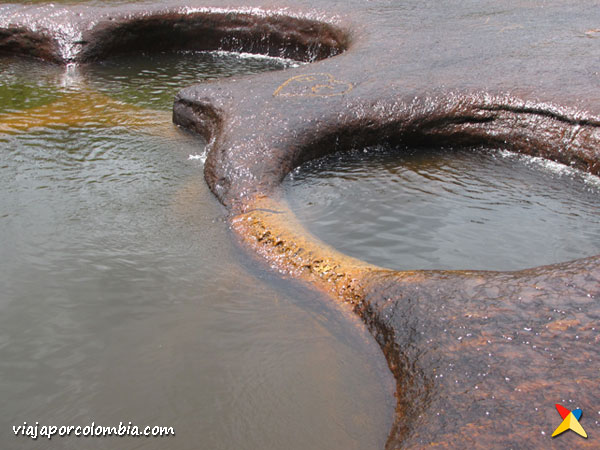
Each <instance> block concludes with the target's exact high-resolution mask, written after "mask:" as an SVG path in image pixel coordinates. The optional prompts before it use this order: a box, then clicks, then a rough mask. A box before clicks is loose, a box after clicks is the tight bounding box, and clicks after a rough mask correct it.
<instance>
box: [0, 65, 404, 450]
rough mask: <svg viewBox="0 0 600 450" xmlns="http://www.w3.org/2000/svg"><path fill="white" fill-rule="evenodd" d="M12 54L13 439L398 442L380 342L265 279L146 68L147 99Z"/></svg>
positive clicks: (6, 118)
mask: <svg viewBox="0 0 600 450" xmlns="http://www.w3.org/2000/svg"><path fill="white" fill-rule="evenodd" d="M3 62H6V63H7V65H5V66H2V67H3V71H2V77H3V78H2V81H3V82H4V83H7V84H8V87H7V88H6V89H5V90H4V91H2V93H0V95H2V96H3V97H2V99H3V101H5V103H4V105H5V109H4V110H3V111H2V113H0V189H1V190H2V196H0V254H1V255H2V258H0V286H2V289H1V293H0V398H2V401H3V407H2V408H1V410H0V442H3V444H4V446H6V447H7V448H40V444H42V446H43V447H44V448H61V449H63V448H66V449H79V448H82V446H83V447H85V448H103V449H104V448H112V449H122V448H137V446H140V445H141V446H142V447H143V448H150V449H163V448H172V449H192V448H194V449H195V448H211V449H231V448H248V449H261V450H262V449H280V448H288V449H289V448H292V449H293V448H297V449H305V448H332V449H335V448H340V449H342V448H343V449H347V448H356V449H363V448H382V447H383V445H384V442H385V436H386V434H387V432H388V430H389V426H390V419H391V417H392V411H393V408H394V405H393V401H392V399H393V397H392V396H391V395H390V392H391V389H392V386H393V385H392V383H391V380H390V378H389V377H390V376H389V374H388V372H387V370H386V366H385V361H384V360H383V357H382V356H381V355H380V353H379V350H378V349H377V348H376V346H375V344H374V343H373V342H371V340H370V339H368V337H367V336H366V334H361V333H362V332H361V331H360V330H361V328H359V327H356V326H353V324H352V323H349V321H350V322H352V320H351V319H345V318H340V315H339V311H331V310H329V309H327V308H325V307H324V306H323V302H322V299H320V298H318V297H317V295H316V294H315V293H314V292H310V291H304V290H300V289H296V288H293V287H290V286H289V285H288V284H287V283H285V284H284V285H282V286H280V285H278V284H277V283H276V282H274V281H273V280H270V279H269V280H265V279H264V278H265V275H264V274H262V273H254V272H251V271H249V269H248V267H249V266H250V264H248V263H247V262H246V261H245V259H244V256H243V254H242V253H241V252H240V251H239V249H237V248H236V247H235V246H233V245H232V244H231V236H230V235H229V232H228V230H227V226H226V222H225V218H224V214H225V211H224V209H223V208H222V207H221V206H220V205H219V203H218V202H217V201H216V199H215V198H214V197H213V196H212V194H211V193H210V191H209V190H208V188H207V187H206V184H205V182H204V180H203V176H202V170H203V165H202V157H201V155H202V154H203V144H202V142H201V141H200V140H198V139H197V138H195V137H193V136H191V135H189V134H187V133H184V132H181V131H179V130H178V129H177V128H176V127H175V126H174V125H172V124H171V123H170V114H169V112H168V109H169V108H170V105H169V106H167V105H166V104H165V103H162V102H166V98H167V94H166V93H165V94H164V95H165V96H164V97H162V96H161V95H162V94H161V95H158V97H155V94H154V93H153V92H152V90H153V89H154V88H152V89H150V91H144V90H143V89H142V88H141V87H140V86H141V85H140V84H138V83H141V82H139V81H138V78H137V75H136V73H137V72H130V71H129V68H128V67H123V68H122V70H121V71H120V73H121V75H120V77H121V78H119V82H118V86H126V85H127V77H130V79H131V83H132V85H134V86H137V88H139V89H137V88H136V89H132V91H136V92H137V93H136V94H135V95H133V97H131V96H130V95H129V94H128V95H124V96H121V94H120V93H118V92H117V91H118V89H117V91H113V90H112V88H111V89H107V94H108V95H103V94H101V93H98V91H97V90H96V87H102V86H106V84H105V80H103V79H102V78H98V79H96V78H94V75H93V74H92V73H90V72H85V71H83V70H81V69H80V68H77V67H71V68H66V69H63V68H60V69H59V68H56V67H55V66H51V65H46V64H43V63H36V62H32V61H21V62H19V61H17V60H14V59H4V60H3ZM266 69H270V67H269V66H268V64H267V67H266ZM156 70H157V71H158V72H160V70H161V69H160V67H159V68H157V69H156ZM220 70H221V74H222V75H231V73H230V72H228V71H227V65H226V64H224V65H222V66H221V68H220ZM238 70H239V68H238V69H235V70H234V71H235V73H238V72H237V71H238ZM257 70H258V69H257ZM111 71H112V72H111V73H113V74H114V73H117V72H119V70H118V67H116V66H113V67H112V68H111ZM28 72H29V73H30V74H31V76H30V77H27V76H26V74H27V73H28ZM211 76H218V73H217V72H212V75H211ZM188 81H189V80H188V79H187V78H186V79H180V80H179V82H181V83H184V82H185V83H187V82H188ZM196 81H198V80H197V79H196ZM149 83H150V82H149ZM109 84H110V83H109ZM176 87H177V86H176V84H172V85H170V86H169V90H171V89H176ZM141 93H144V94H143V95H142V94H141ZM113 94H114V97H112V96H113ZM138 95H139V96H138ZM25 97H27V98H28V99H31V100H30V101H29V102H28V101H26V100H27V98H25ZM125 100H131V101H132V102H135V103H137V104H138V105H144V106H148V107H152V108H154V107H156V108H165V109H164V111H156V110H148V109H146V108H145V107H140V106H136V105H131V104H128V103H126V102H125ZM132 117H133V118H135V120H133V119H132ZM163 122H164V123H163ZM158 124H160V126H158ZM282 284H283V283H282ZM354 325H356V324H354ZM24 421H27V422H29V423H35V422H36V421H38V422H39V423H40V424H49V425H75V426H77V425H82V426H85V425H88V424H90V423H91V422H92V421H94V422H95V423H96V424H101V425H107V426H112V425H118V423H119V422H120V421H122V422H125V423H127V422H129V421H131V422H133V423H134V424H137V425H141V426H146V425H160V426H172V427H174V429H175V431H176V437H174V438H163V439H147V440H144V441H143V442H141V441H139V440H135V439H134V438H131V439H134V440H133V441H132V440H128V439H127V438H114V439H109V438H103V439H95V440H92V439H90V440H86V441H85V442H83V441H81V440H80V439H77V438H63V439H53V440H52V441H51V442H43V443H41V442H40V441H33V440H31V439H30V438H26V437H20V438H15V437H14V435H13V434H12V426H13V425H20V424H22V423H23V422H24Z"/></svg>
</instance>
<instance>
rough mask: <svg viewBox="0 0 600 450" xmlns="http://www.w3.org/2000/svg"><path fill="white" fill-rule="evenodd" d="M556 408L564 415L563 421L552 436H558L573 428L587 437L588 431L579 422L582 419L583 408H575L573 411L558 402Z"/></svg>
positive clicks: (580, 434)
mask: <svg viewBox="0 0 600 450" xmlns="http://www.w3.org/2000/svg"><path fill="white" fill-rule="evenodd" d="M556 410H557V411H558V413H559V414H560V417H562V419H563V421H562V423H561V424H560V425H559V426H558V427H557V428H556V430H554V433H552V437H555V436H558V435H559V434H562V433H564V432H565V431H567V430H573V431H574V432H575V433H577V434H578V435H579V436H581V437H584V438H586V439H587V433H586V432H585V430H584V429H583V427H582V426H581V424H580V423H579V419H581V414H582V411H581V409H574V410H573V411H569V410H568V409H567V408H565V407H564V406H561V405H559V404H558V403H557V404H556Z"/></svg>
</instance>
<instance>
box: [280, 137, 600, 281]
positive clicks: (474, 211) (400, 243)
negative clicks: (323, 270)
mask: <svg viewBox="0 0 600 450" xmlns="http://www.w3.org/2000/svg"><path fill="white" fill-rule="evenodd" d="M599 181H600V180H599V179H598V177H594V176H591V175H589V174H585V173H581V172H579V171H577V170H574V169H573V168H570V167H567V166H564V165H560V164H557V163H551V162H548V161H546V160H543V159H540V158H531V157H526V156H520V155H516V154H513V153H509V152H501V151H493V150H489V149H471V150H466V149H462V150H456V149H441V150H440V149H437V150H434V149H428V150H423V149H419V150H411V149H398V148H397V149H389V148H379V147H378V148H369V149H365V150H360V151H354V152H351V153H349V154H335V155H331V156H328V157H325V158H322V159H319V160H315V161H312V162H309V163H307V164H305V165H303V166H301V167H300V168H298V169H297V170H295V171H294V172H293V173H292V174H291V175H290V176H288V178H287V179H286V181H285V183H284V185H285V187H286V193H287V197H288V199H289V201H290V203H291V206H292V207H293V209H294V210H295V211H296V213H297V215H298V216H299V218H300V219H301V220H302V222H304V223H305V224H306V226H307V227H308V228H309V230H310V231H312V232H313V233H314V234H315V235H316V236H317V237H319V238H321V239H322V240H324V241H325V242H326V243H328V244H331V245H333V246H335V247H336V248H337V249H339V250H341V251H343V252H344V253H347V254H349V255H352V256H355V257H358V258H361V259H363V260H366V261H368V262H371V263H374V264H377V265H380V266H384V267H389V268H395V269H402V270H409V269H490V270H515V269H523V268H527V267H533V266H538V265H542V264H550V263H556V262H561V261H566V260H571V259H576V258H581V257H585V256H592V255H595V254H598V253H600V183H599Z"/></svg>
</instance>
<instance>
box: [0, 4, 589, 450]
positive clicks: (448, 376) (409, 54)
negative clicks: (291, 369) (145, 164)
mask: <svg viewBox="0 0 600 450" xmlns="http://www.w3.org/2000/svg"><path fill="white" fill-rule="evenodd" d="M183 6H184V5H178V6H173V7H172V8H182V7H183ZM205 6H206V7H208V6H211V5H209V4H201V5H196V4H194V7H197V8H203V7H205ZM227 6H228V7H230V8H231V11H230V12H227V11H226V8H225V9H221V10H219V11H215V10H213V11H209V10H202V12H198V11H196V12H194V13H193V14H191V15H189V16H186V14H188V13H190V11H192V10H189V9H186V10H182V9H178V10H177V12H174V11H175V10H168V11H167V10H164V8H163V9H161V8H162V7H153V6H148V5H135V6H109V7H106V8H101V7H89V8H88V7H83V6H78V7H71V8H70V9H69V11H75V13H76V15H77V17H78V19H77V20H76V21H74V22H73V23H75V24H76V27H78V30H81V34H78V32H74V33H72V36H79V37H80V38H77V39H71V40H69V39H66V38H64V33H63V35H62V38H60V36H61V35H60V34H57V33H56V32H54V31H53V30H57V29H60V26H57V27H55V28H53V27H52V26H50V25H46V28H45V29H43V30H41V31H40V29H39V27H34V26H30V25H31V24H32V23H41V22H44V23H46V24H51V23H52V21H49V22H48V21H47V17H44V16H43V15H42V12H41V11H44V9H43V8H42V9H36V8H22V7H4V9H1V8H0V15H1V16H2V17H3V19H2V20H1V21H0V23H1V24H2V27H3V28H2V30H0V38H1V39H2V40H1V41H0V44H1V45H0V48H1V49H2V50H3V51H11V52H21V53H29V54H33V55H34V56H38V57H43V58H46V59H48V60H54V61H67V60H73V61H77V60H81V61H85V60H86V59H88V58H96V57H102V56H104V55H105V54H106V53H107V52H109V53H110V52H116V51H121V49H119V48H116V47H118V43H119V42H121V40H122V39H125V42H128V43H129V45H130V49H131V50H132V51H139V50H140V49H141V48H142V47H143V45H142V44H143V39H141V36H145V35H149V36H156V39H154V38H153V40H154V41H156V40H159V41H160V39H162V38H161V36H167V35H169V36H171V35H173V36H176V38H174V39H173V41H172V42H173V44H172V45H178V43H179V45H180V44H181V42H184V41H186V42H188V41H189V39H191V38H192V35H193V33H196V31H194V32H192V31H190V30H192V28H194V27H196V28H195V29H196V30H197V32H198V34H197V36H198V37H199V36H201V35H205V34H206V35H207V41H206V42H209V43H210V45H209V44H206V45H208V46H209V47H211V48H215V47H217V48H220V47H223V48H227V49H236V48H237V49H239V50H245V51H257V52H267V53H270V54H283V55H287V56H294V57H296V58H298V59H302V60H308V61H312V60H317V59H322V58H324V57H325V56H333V55H337V56H335V57H333V58H328V59H322V60H321V61H318V62H315V63H313V64H310V65H305V66H302V67H300V68H297V69H294V70H289V71H285V72H278V73H267V74H261V75H256V76H250V77H243V78H241V79H239V80H228V81H226V82H216V83H210V84H206V85H202V86H200V85H198V86H193V87H190V88H187V89H184V90H183V91H182V92H180V93H179V94H178V96H177V98H176V99H175V104H174V116H173V117H174V121H175V122H176V123H177V124H179V125H181V126H182V127H185V128H188V129H190V130H192V131H195V132H198V133H200V134H202V135H203V136H204V137H205V138H207V140H208V141H209V146H210V152H209V154H208V159H207V162H206V165H205V178H206V180H207V182H208V184H209V186H210V188H211V190H212V191H213V192H214V193H215V194H216V195H217V197H218V198H219V199H220V200H221V202H222V203H223V204H225V205H226V206H227V207H228V208H229V211H230V222H231V226H232V229H233V230H234V232H235V235H236V237H237V238H238V239H239V240H240V242H241V243H242V245H244V246H246V247H248V248H249V249H251V250H252V251H253V252H254V253H256V254H257V255H258V256H259V258H260V259H261V260H262V261H264V262H265V263H267V264H268V265H270V266H271V267H273V268H274V269H276V270H278V271H279V272H281V273H282V274H283V275H284V276H289V277H292V278H296V279H300V280H304V281H306V282H308V283H310V284H312V285H313V286H314V287H315V288H317V289H320V290H322V291H325V292H328V293H329V294H330V295H331V297H332V298H334V299H336V300H339V301H340V302H343V303H346V304H348V305H349V307H350V308H352V309H353V310H354V311H355V312H356V313H358V314H359V315H360V316H361V317H362V318H363V319H364V321H365V323H366V324H367V326H368V327H369V329H370V330H371V332H372V333H373V335H374V336H375V338H376V339H377V341H378V342H379V344H380V345H381V347H382V349H383V351H384V353H385V355H386V357H387V360H388V363H389V366H390V369H391V370H392V372H393V373H394V375H395V376H396V379H397V397H398V407H397V417H396V421H395V425H394V427H393V429H392V430H391V432H390V436H389V439H388V445H387V447H388V448H399V447H413V448H422V447H424V446H426V445H433V444H435V445H437V446H441V447H451V448H457V447H460V448H463V447H480V448H490V447H497V448H567V447H571V446H574V445H578V446H581V447H587V448H596V447H597V445H598V441H597V436H596V435H597V434H598V432H600V425H599V422H598V411H599V410H600V394H599V393H598V387H599V384H598V376H599V372H598V367H599V364H600V350H599V349H600V346H599V343H600V342H599V340H600V333H599V330H600V305H599V303H598V297H599V295H600V258H599V257H592V258H587V259H582V260H577V261H572V262H565V263H562V264H556V265H552V266H544V267H539V268H532V269H529V270H524V271H519V272H481V271H415V272H395V271H391V270H386V269H382V268H378V267H375V266H371V265H368V264H366V263H364V262H361V261H358V260H355V259H353V258H349V257H347V256H345V255H342V254H340V253H338V252H336V251H335V250H333V249H331V248H329V247H327V246H326V245H324V244H322V243H320V242H319V241H318V240H317V239H315V238H314V237H312V236H310V235H309V234H308V233H307V232H306V231H305V230H304V229H303V228H302V227H301V226H300V225H299V224H298V222H297V220H295V218H294V216H293V213H291V211H289V209H288V208H287V205H286V204H285V201H284V200H283V199H282V197H281V192H280V188H279V184H280V182H281V181H282V179H283V178H284V177H285V175H286V174H287V173H289V172H290V171H291V170H292V169H293V168H294V167H296V166H298V165H300V164H302V163H303V162H305V161H307V160H310V159H312V158H316V157H319V156H322V155H324V154H327V153H330V152H334V151H340V150H346V149H351V148H355V147H359V146H363V145H372V144H375V143H381V142H388V143H392V144H394V143H403V144H404V143H412V144H416V145H418V144H420V143H422V144H424V145H425V144H426V145H436V144H444V143H447V142H451V143H452V144H453V145H454V146H456V145H479V144H485V145H487V146H494V147H499V148H505V149H509V150H513V151H516V152H521V153H526V154H530V155H535V156H542V157H545V158H548V159H552V160H555V161H559V162H561V163H565V164H569V165H573V166H575V167H577V168H580V169H582V170H586V171H588V172H590V173H593V174H599V173H600V150H599V149H600V145H599V144H600V128H599V126H600V94H599V92H600V91H599V90H598V89H597V88H598V85H599V84H600V77H599V76H598V71H599V70H600V67H598V64H597V61H598V60H599V58H598V57H599V56H600V41H598V39H597V34H595V33H594V32H591V33H590V31H592V30H594V29H596V28H597V26H598V23H600V10H598V8H592V6H593V3H592V2H570V1H550V2H544V3H538V2H529V1H519V2H515V3H513V4H512V5H511V6H507V5H498V4H496V2H461V3H460V5H457V4H456V2H433V3H431V4H429V3H423V2H403V3H402V4H401V5H397V4H396V3H394V2H384V1H382V2H379V3H377V4H373V3H370V2H369V3H366V2H351V3H346V2H344V3H342V2H302V3H300V4H294V5H293V6H292V5H287V4H285V2H281V3H279V2H277V4H273V5H267V6H264V5H263V6H264V8H265V9H260V10H257V9H252V7H254V6H258V4H257V3H256V2H252V1H249V2H245V4H244V6H248V7H249V8H248V9H245V10H240V9H239V8H241V6H242V5H241V4H235V3H234V2H232V3H231V4H228V5H227ZM221 7H222V5H221ZM284 7H288V9H282V8H284ZM236 8H237V9H236ZM167 9H168V8H167ZM236 11H237V12H236ZM315 11H317V12H315ZM75 13H74V14H75ZM198 14H204V15H203V16H199V15H198ZM215 14H216V16H215ZM61 17H62V16H61ZM92 17H94V20H92ZM98 17H101V18H102V19H98ZM187 17H189V21H188V19H187ZM200 19H202V25H201V26H200V25H199V24H200V22H201V20H200ZM56 20H57V21H58V22H57V23H59V22H60V21H61V20H66V19H56ZM204 20H206V21H204ZM111 22H115V23H116V25H114V26H113V25H109V24H110V23H111ZM321 22H325V23H326V25H322V24H321ZM93 24H96V25H93ZM98 24H99V25H98ZM191 24H193V25H191ZM170 27H172V28H173V29H176V30H180V31H177V32H173V33H174V34H172V33H171V32H170V31H168V30H170ZM207 29H210V30H212V31H207ZM23 30H25V31H23ZM85 30H87V31H85ZM110 30H112V31H114V30H120V31H119V33H123V35H119V34H115V35H113V34H112V32H111V31H110ZM132 30H135V32H134V31H132ZM11 33H12V35H11ZM36 33H37V34H36ZM127 33H133V34H134V35H135V36H134V37H132V38H131V39H130V40H127V39H126V38H123V36H126V35H127ZM34 35H35V37H32V36H34ZM3 36H4V37H3ZM6 36H9V37H6ZM10 36H12V37H10ZM40 36H41V37H40ZM57 36H58V37H57ZM116 36H120V37H119V39H116V38H115V37H116ZM228 36H234V37H235V39H233V40H228ZM11 39H12V41H11ZM34 39H40V40H41V41H43V42H45V43H46V44H45V45H41V46H36V48H37V49H38V50H37V52H38V53H36V52H34V51H31V50H30V49H31V48H32V45H30V43H31V42H32V40H34ZM61 39H63V40H62V41H61ZM65 39H66V40H65ZM53 42H54V43H55V44H52V43H53ZM65 42H66V43H65ZM240 42H241V43H240ZM233 43H235V45H234V44H233ZM186 45H192V44H190V43H189V42H188V43H187V44H186ZM193 45H204V44H199V43H198V44H196V43H194V44H193ZM236 46H237V47H236ZM56 48H58V49H59V51H58V52H57V51H56ZM185 48H188V47H185ZM343 50H345V52H343V53H341V52H342V51H343ZM339 53H341V54H339ZM540 232H543V230H540ZM474 269H476V268H474ZM554 403H562V404H564V405H565V406H567V407H571V409H574V408H576V407H579V408H581V409H582V410H583V414H584V415H583V417H582V420H581V423H582V425H583V427H584V428H585V429H586V430H587V432H588V435H589V436H590V437H589V439H587V440H584V439H581V438H579V437H578V436H576V435H575V434H574V433H569V434H567V435H563V436H561V437H559V438H556V439H552V438H551V437H550V435H551V433H552V431H553V430H554V428H556V426H557V425H558V424H559V423H560V417H559V416H558V414H557V413H556V411H555V410H554Z"/></svg>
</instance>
